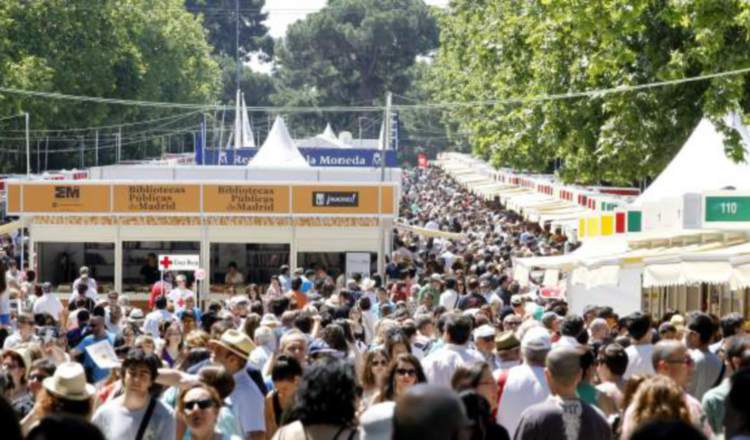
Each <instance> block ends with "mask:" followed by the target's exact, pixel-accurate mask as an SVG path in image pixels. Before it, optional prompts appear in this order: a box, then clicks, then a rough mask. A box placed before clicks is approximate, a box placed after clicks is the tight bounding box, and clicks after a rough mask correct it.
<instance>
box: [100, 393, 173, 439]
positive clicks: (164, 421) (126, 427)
mask: <svg viewBox="0 0 750 440" xmlns="http://www.w3.org/2000/svg"><path fill="white" fill-rule="evenodd" d="M146 408H147V407H143V408H142V409H139V410H137V411H131V410H129V409H127V408H125V407H124V406H123V405H122V402H121V398H117V399H114V400H110V401H109V402H107V403H105V404H104V405H102V406H100V407H99V409H97V410H96V413H94V417H93V419H92V420H91V422H92V423H93V424H94V425H96V426H97V427H98V428H99V429H100V430H101V431H102V434H104V437H105V438H106V439H107V440H120V439H132V438H135V436H136V435H137V433H138V428H140V426H141V421H142V420H143V416H144V415H145V414H146ZM175 433H176V431H175V417H174V413H173V412H172V410H171V409H170V408H169V407H168V406H167V405H165V404H164V403H162V402H161V401H160V400H157V401H156V406H155V407H154V412H153V413H152V414H151V419H150V420H149V422H148V425H147V427H146V430H145V432H144V433H143V440H174V438H175Z"/></svg>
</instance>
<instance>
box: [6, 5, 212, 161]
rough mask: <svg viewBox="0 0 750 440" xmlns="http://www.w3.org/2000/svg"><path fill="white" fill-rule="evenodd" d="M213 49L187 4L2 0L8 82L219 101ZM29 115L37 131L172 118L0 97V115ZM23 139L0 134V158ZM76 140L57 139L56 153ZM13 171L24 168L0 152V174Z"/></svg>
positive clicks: (130, 110) (88, 93)
mask: <svg viewBox="0 0 750 440" xmlns="http://www.w3.org/2000/svg"><path fill="white" fill-rule="evenodd" d="M210 54H211V47H210V46H209V44H208V43H207V41H206V35H205V31H204V29H203V27H202V25H201V22H200V19H199V18H196V17H194V16H193V15H191V14H190V13H188V12H187V11H185V9H184V5H183V2H182V0H160V1H159V2H153V1H151V0H118V1H116V2H114V1H104V0H96V1H84V0H45V1H34V2H28V1H22V0H7V1H3V2H0V85H2V86H4V87H15V88H21V89H28V90H37V91H54V92H60V93H65V94H70V95H86V96H101V97H108V98H121V99H133V100H149V101H166V102H194V103H205V102H212V101H213V100H214V99H215V98H216V96H217V93H218V91H219V87H220V83H219V81H220V71H219V68H218V65H217V63H216V62H215V61H214V60H213V59H212V58H211V56H210ZM21 111H28V112H29V113H30V114H31V115H32V118H31V120H32V129H35V128H37V129H39V128H44V129H58V128H59V129H65V128H70V127H86V126H95V125H102V124H107V123H112V122H115V123H119V122H123V121H128V120H138V119H149V118H156V117H164V116H167V115H169V113H168V112H167V111H165V110H148V109H142V108H138V107H127V106H117V105H107V104H96V103H77V102H73V101H61V100H51V99H42V98H30V97H25V96H20V95H11V94H0V117H2V116H5V115H9V114H16V113H19V112H21ZM0 124H2V125H0V129H3V128H6V129H7V127H8V124H4V123H0ZM196 125H197V123H196ZM15 128H16V129H17V128H19V126H18V124H16V125H15ZM21 128H22V126H21ZM16 135H17V134H16ZM80 135H81V136H84V135H85V136H86V137H91V136H93V134H92V133H80ZM143 138H144V139H145V138H146V136H144V137H143ZM5 139H7V137H6V138H5ZM32 142H34V140H32ZM18 144H21V142H17V141H16V142H13V140H12V139H11V140H10V141H8V140H5V141H3V140H0V154H2V152H3V151H7V150H8V149H10V148H17V147H19V145H18ZM78 145H79V142H70V141H68V142H63V141H55V140H54V139H53V141H52V142H51V147H52V148H53V149H54V148H62V149H70V148H73V149H75V148H77V146H78ZM143 148H144V149H145V150H144V151H142V152H141V153H149V152H152V153H153V152H156V153H158V152H159V151H160V146H159V145H158V144H154V145H150V144H148V143H146V142H144V143H143ZM128 150H129V149H128ZM129 154H130V153H129V152H126V153H125V158H127V157H128V155H129ZM133 154H134V155H135V154H136V153H135V152H134V153H133ZM70 156H71V155H69V154H66V155H61V156H60V157H59V158H56V159H59V160H58V161H57V162H55V163H53V164H51V165H50V167H53V168H61V167H72V166H77V165H78V164H79V160H78V157H75V155H73V156H74V157H72V158H71V157H70ZM137 157H143V156H142V155H141V156H137ZM22 162H23V161H22ZM14 167H16V169H17V168H18V167H17V164H16V163H14V162H12V161H11V160H8V159H7V158H5V157H0V171H8V170H9V169H13V168H14Z"/></svg>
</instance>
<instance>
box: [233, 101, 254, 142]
mask: <svg viewBox="0 0 750 440" xmlns="http://www.w3.org/2000/svg"><path fill="white" fill-rule="evenodd" d="M234 113H235V114H234V129H233V130H232V132H231V133H230V135H229V139H227V150H229V149H232V148H234V149H235V150H238V149H240V148H255V138H254V137H253V129H252V127H250V119H249V118H248V116H247V106H246V105H245V94H244V93H241V92H240V90H239V89H237V98H236V102H235V112H234Z"/></svg>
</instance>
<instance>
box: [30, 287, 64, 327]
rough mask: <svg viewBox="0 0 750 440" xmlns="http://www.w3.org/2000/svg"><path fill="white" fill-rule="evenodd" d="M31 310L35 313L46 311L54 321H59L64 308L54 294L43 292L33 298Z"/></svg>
mask: <svg viewBox="0 0 750 440" xmlns="http://www.w3.org/2000/svg"><path fill="white" fill-rule="evenodd" d="M32 310H33V311H34V314H35V315H36V314H39V313H48V314H49V315H50V316H52V317H53V318H55V320H56V321H59V320H60V316H61V315H62V311H63V310H64V309H63V305H62V303H61V302H60V300H59V299H57V297H56V296H55V295H52V294H50V293H45V294H44V295H42V296H40V297H38V298H37V299H36V300H34V307H33V309H32Z"/></svg>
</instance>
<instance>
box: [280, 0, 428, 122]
mask: <svg viewBox="0 0 750 440" xmlns="http://www.w3.org/2000/svg"><path fill="white" fill-rule="evenodd" d="M437 38H438V31H437V23H436V20H435V18H434V16H433V15H432V13H431V12H430V9H429V8H428V7H427V6H426V5H425V4H424V2H423V1H422V0H330V1H329V2H328V5H327V6H326V7H325V8H323V9H322V10H320V11H319V12H316V13H313V14H310V15H308V16H307V17H306V18H305V19H304V20H301V21H298V22H296V23H294V24H292V25H291V26H289V29H288V30H287V33H286V37H285V38H284V39H283V40H281V41H279V42H278V44H277V47H276V71H275V76H276V77H277V80H278V84H277V92H276V93H275V94H274V96H273V101H274V102H275V103H276V104H277V105H282V106H289V105H300V104H306V105H318V106H322V105H339V104H356V105H373V104H378V103H379V104H383V102H384V98H385V93H386V91H391V92H394V93H397V94H404V93H405V92H406V91H407V90H408V88H409V86H410V84H411V76H410V67H411V66H412V65H413V64H414V62H415V60H416V58H417V56H418V55H422V54H426V53H428V52H429V51H430V50H432V49H434V48H435V45H436V44H437ZM358 116H360V115H357V114H353V113H345V114H344V113H342V114H336V115H321V114H312V115H303V116H295V117H292V119H293V122H292V123H291V124H290V128H291V129H292V130H295V129H298V130H299V129H301V130H305V131H306V132H307V134H309V133H310V131H313V132H315V131H320V130H321V129H322V128H323V126H324V125H325V123H326V122H328V121H329V120H330V122H332V123H333V124H334V126H335V127H336V129H339V130H341V129H347V130H350V131H356V130H357V128H358V127H357V117H358ZM378 116H379V115H378Z"/></svg>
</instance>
